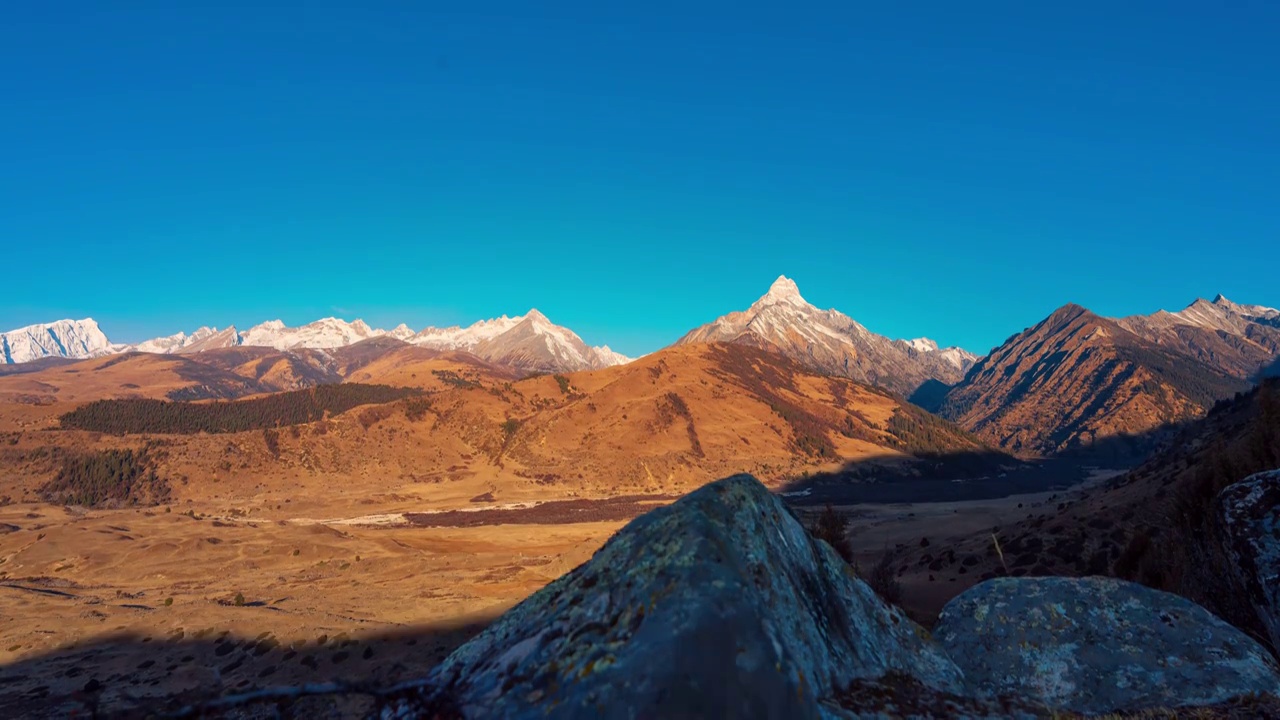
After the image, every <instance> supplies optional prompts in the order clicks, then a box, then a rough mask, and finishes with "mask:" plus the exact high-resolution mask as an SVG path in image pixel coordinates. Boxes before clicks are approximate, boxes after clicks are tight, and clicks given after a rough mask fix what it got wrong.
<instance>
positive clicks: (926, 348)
mask: <svg viewBox="0 0 1280 720" xmlns="http://www.w3.org/2000/svg"><path fill="white" fill-rule="evenodd" d="M903 342H905V343H906V344H907V345H910V346H911V348H912V349H913V350H915V351H916V352H937V350H938V343H936V342H934V341H933V340H930V339H929V338H923V337H922V338H916V339H915V340H903Z"/></svg>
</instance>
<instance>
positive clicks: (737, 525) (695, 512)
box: [382, 475, 965, 718]
mask: <svg viewBox="0 0 1280 720" xmlns="http://www.w3.org/2000/svg"><path fill="white" fill-rule="evenodd" d="M886 676H887V677H888V678H890V679H893V680H894V682H895V683H896V684H897V685H902V682H900V681H901V680H902V679H905V681H907V682H909V684H912V685H913V686H916V687H919V688H921V689H922V692H926V693H932V694H936V695H938V696H943V697H955V698H958V699H960V700H963V694H964V691H965V686H964V683H963V680H962V675H961V673H960V671H959V670H958V669H957V668H956V666H955V664H954V663H952V662H951V660H949V659H948V658H947V657H946V655H944V654H943V653H942V652H941V651H940V649H939V648H938V647H937V646H936V645H935V643H934V642H933V641H932V640H931V639H930V637H929V634H928V633H927V632H926V631H924V630H923V629H921V628H920V627H919V626H917V625H916V624H914V623H913V622H911V621H910V620H908V619H907V618H906V616H904V615H903V614H902V613H901V612H900V611H898V610H897V609H896V608H892V607H889V606H887V605H886V604H885V603H883V602H882V601H881V600H880V599H879V598H878V597H877V596H876V595H875V593H874V592H872V591H871V589H870V588H868V587H867V586H866V585H865V584H864V583H863V582H862V581H860V580H859V579H857V578H856V577H855V576H854V574H853V571H852V570H851V569H850V568H849V567H848V565H846V564H845V563H844V562H842V561H841V560H840V558H839V557H838V556H837V555H836V554H835V552H834V551H833V550H832V549H831V548H830V547H829V546H827V545H826V543H822V542H816V541H814V540H812V539H811V538H810V537H809V535H808V534H807V533H806V532H805V530H804V528H803V527H801V525H800V523H799V522H797V521H796V519H795V517H794V516H793V515H792V514H791V513H790V511H788V509H787V508H786V507H785V506H784V505H783V504H782V502H781V501H780V500H779V499H778V498H776V497H774V496H773V495H772V494H771V493H769V492H768V490H766V489H765V487H764V486H763V485H761V484H760V483H759V482H758V481H757V480H755V479H754V478H752V477H750V476H748V475H738V476H734V477H731V478H728V479H725V480H720V481H718V482H715V483H712V484H710V485H708V486H706V487H704V488H702V489H700V490H698V491H696V492H694V493H692V494H690V495H688V496H686V497H684V498H682V499H681V500H679V501H678V502H676V503H674V504H672V505H670V506H668V507H665V508H660V509H657V510H654V511H652V512H650V513H648V514H647V515H644V516H642V517H639V518H637V519H636V520H634V521H632V522H631V523H630V524H629V525H627V526H626V527H625V528H624V529H622V530H621V531H619V532H618V534H617V535H615V536H614V537H613V538H612V539H611V540H610V541H609V542H608V543H607V544H606V545H605V546H604V547H603V548H601V549H600V551H599V552H597V553H596V555H595V556H594V557H593V558H592V559H591V560H590V561H589V562H587V563H586V564H584V565H582V566H580V567H578V568H577V569H576V570H574V571H573V572H571V573H569V574H568V575H565V576H564V577H561V578H560V579H558V580H556V581H555V582H553V583H551V584H550V585H548V586H547V587H545V588H544V589H543V590H541V591H539V592H538V593H536V594H534V595H533V596H532V597H530V598H529V599H528V600H526V601H524V602H523V603H521V604H520V605H518V606H517V607H515V608H514V609H512V610H511V611H510V612H508V613H506V614H505V615H503V616H502V617H501V618H500V619H499V620H498V621H497V622H496V623H495V624H494V625H493V626H491V627H490V628H489V629H488V630H486V631H485V632H484V633H482V634H481V635H479V636H477V637H476V638H475V639H473V640H472V641H471V642H469V643H467V644H466V645H464V646H462V647H461V648H459V649H458V650H457V651H455V652H454V653H453V654H452V655H451V656H449V658H448V659H447V660H446V661H445V662H444V663H443V664H442V665H441V666H440V667H438V668H437V669H436V670H435V671H434V672H433V673H432V674H431V676H430V677H429V678H428V679H427V680H426V681H425V682H424V683H422V686H421V688H420V689H415V690H414V691H412V692H410V693H408V694H407V695H406V696H405V697H403V698H401V699H398V700H397V701H396V702H394V703H392V704H391V705H390V706H389V707H386V708H384V709H383V710H382V715H383V717H435V716H440V717H456V716H461V717H466V718H479V717H485V718H523V717H539V718H541V717H557V718H812V717H821V716H824V715H826V716H831V715H836V716H840V717H878V716H884V715H888V714H890V713H892V714H896V715H901V714H905V713H896V712H893V711H892V709H885V708H877V702H878V701H876V700H874V698H875V697H880V696H879V695H875V694H874V693H871V694H870V697H872V698H873V699H872V700H868V701H866V702H863V703H862V704H861V705H860V706H857V707H855V708H853V709H848V705H849V702H843V703H842V702H840V701H839V698H838V697H837V696H838V695H840V694H841V693H842V692H843V693H846V694H847V693H848V692H850V687H851V686H853V691H854V692H864V691H865V688H866V683H863V684H861V685H855V684H854V681H855V680H859V679H861V680H865V681H867V682H872V681H876V680H877V679H880V678H885V677H886ZM846 699H847V698H846ZM842 706H844V707H843V709H842ZM918 716H922V717H930V716H931V715H929V714H928V713H923V714H919V715H918Z"/></svg>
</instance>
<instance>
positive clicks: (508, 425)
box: [502, 418, 520, 439]
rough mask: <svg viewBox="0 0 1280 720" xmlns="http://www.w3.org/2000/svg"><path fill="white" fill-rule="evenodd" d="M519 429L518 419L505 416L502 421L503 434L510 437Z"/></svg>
mask: <svg viewBox="0 0 1280 720" xmlns="http://www.w3.org/2000/svg"><path fill="white" fill-rule="evenodd" d="M519 429H520V421H519V420H517V419H515V418H507V419H506V420H505V421H504V422H503V423H502V434H503V435H505V436H506V437H507V439H511V437H512V436H513V435H515V434H516V431H517V430H519Z"/></svg>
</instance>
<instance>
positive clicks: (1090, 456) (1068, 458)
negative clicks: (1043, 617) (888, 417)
mask: <svg viewBox="0 0 1280 720" xmlns="http://www.w3.org/2000/svg"><path fill="white" fill-rule="evenodd" d="M1179 427H1180V426H1168V427H1163V428H1160V429H1157V430H1153V431H1151V432H1149V433H1145V434H1143V435H1136V436H1117V437H1114V438H1108V439H1106V440H1101V441H1098V442H1097V443H1094V444H1093V445H1091V446H1089V447H1087V448H1082V449H1077V450H1072V451H1069V452H1065V453H1062V454H1060V455H1057V456H1054V457H1049V458H1043V459H1037V460H1019V459H1017V458H1014V457H1012V456H1009V455H1005V454H1004V453H1001V452H997V451H969V452H958V453H937V454H932V455H923V456H917V457H916V458H914V459H903V458H901V457H876V458H866V459H860V460H853V461H849V462H847V463H845V465H844V466H843V467H841V468H840V469H839V470H836V471H832V472H821V473H814V474H812V475H808V476H805V477H801V478H796V479H794V480H792V481H790V482H788V483H786V484H785V485H784V486H783V487H782V488H780V489H779V490H778V492H779V493H781V494H783V495H784V496H785V497H786V499H787V502H788V503H791V504H793V505H800V506H804V505H824V504H828V503H830V504H834V505H850V504H858V503H914V502H961V501H967V500H990V499H995V498H1002V497H1008V496H1010V495H1024V494H1028V493H1039V492H1051V491H1060V490H1065V489H1067V488H1070V487H1072V486H1074V485H1078V484H1080V483H1082V482H1084V481H1086V480H1088V479H1089V478H1090V477H1091V476H1093V475H1094V474H1095V473H1098V472H1107V471H1111V472H1119V471H1125V470H1129V469H1131V468H1133V467H1136V466H1137V465H1139V464H1141V463H1142V461H1144V460H1145V459H1146V458H1147V457H1149V456H1150V455H1151V454H1152V453H1153V452H1155V451H1157V450H1158V449H1159V448H1161V447H1162V446H1163V445H1164V444H1165V443H1168V442H1169V441H1170V440H1172V439H1173V438H1175V437H1176V436H1177V431H1178V429H1179Z"/></svg>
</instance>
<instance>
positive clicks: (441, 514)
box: [0, 473, 1061, 716]
mask: <svg viewBox="0 0 1280 720" xmlns="http://www.w3.org/2000/svg"><path fill="white" fill-rule="evenodd" d="M466 475H467V477H464V478H460V479H458V480H456V481H454V482H451V483H446V484H443V485H440V484H433V485H427V486H424V485H423V484H422V483H416V482H409V483H404V484H398V483H388V484H386V485H383V487H382V489H381V491H380V492H378V493H373V494H368V495H365V496H363V497H361V498H360V499H359V500H357V499H356V498H355V497H353V496H350V495H349V494H348V492H346V491H345V490H344V489H342V488H340V487H334V486H332V484H330V485H321V484H313V485H310V486H308V487H307V488H306V491H305V492H302V493H296V492H295V493H294V497H296V498H297V499H296V500H294V501H293V502H286V501H285V500H284V499H283V497H282V496H281V495H280V494H278V493H276V492H274V491H273V490H271V489H270V487H269V486H267V487H264V488H261V489H259V488H256V486H250V485H244V486H239V485H237V484H230V485H228V484H226V483H224V484H222V486H221V488H220V489H219V490H218V493H219V494H218V495H216V496H214V495H208V496H196V498H195V500H194V501H192V502H190V503H185V504H181V505H174V506H171V507H169V508H168V509H166V507H165V506H160V507H152V508H136V509H122V510H88V511H79V510H72V509H67V508H63V507H62V506H53V505H48V504H43V503H32V502H20V503H16V504H10V505H7V506H4V507H0V706H3V707H12V708H20V709H22V708H25V709H24V710H23V712H26V713H31V714H35V715H40V714H45V715H48V716H58V715H62V714H65V712H66V711H67V710H69V709H71V708H72V707H73V706H74V704H75V703H76V702H78V701H77V700H76V699H75V698H77V697H84V696H86V695H85V693H86V692H87V693H88V695H87V696H89V697H92V696H95V695H98V694H101V695H102V697H103V699H104V701H105V702H106V703H108V704H110V705H117V704H118V703H125V704H128V703H129V702H133V700H130V698H134V699H136V700H138V701H145V699H146V698H155V697H170V696H174V695H178V696H182V695H183V694H184V693H185V694H187V695H192V694H194V693H197V692H200V693H209V692H210V691H221V692H230V691H234V690H244V689H246V688H251V687H261V686H271V685H282V684H296V683H301V682H324V681H330V680H335V679H343V680H347V681H351V680H361V679H369V680H373V681H376V682H378V683H389V682H394V681H396V680H397V679H403V678H407V677H415V676H420V675H422V674H423V673H424V672H425V670H426V669H427V668H429V667H430V666H431V665H432V664H434V663H435V662H437V661H438V660H439V659H440V658H442V657H443V656H444V655H445V654H447V653H448V652H449V650H450V649H451V648H452V647H455V646H456V645H457V644H459V643H461V642H463V641H465V639H467V638H468V637H470V635H471V634H473V633H474V632H475V631H476V629H477V628H478V627H482V626H483V625H484V624H485V623H486V622H487V621H489V620H490V619H491V618H493V617H496V616H497V615H498V614H500V613H501V612H503V611H504V610H506V609H507V608H509V607H511V606H512V605H514V604H516V603H517V602H519V601H520V600H522V599H523V598H525V597H527V596H528V595H530V594H531V593H533V592H534V591H536V590H538V589H539V588H541V587H542V586H544V585H545V584H547V583H548V582H550V581H551V580H553V579H555V578H557V577H559V576H560V575H562V574H564V573H566V572H568V571H569V570H571V569H572V568H574V567H576V566H577V565H578V564H580V563H582V562H584V561H586V560H587V559H588V558H590V556H591V555H592V554H593V553H594V552H595V551H596V550H597V549H598V548H599V547H600V546H601V545H602V544H603V543H604V541H605V540H606V539H608V538H609V537H610V536H611V535H612V534H613V533H614V532H615V531H616V530H617V529H618V528H620V527H621V526H622V525H624V524H625V523H626V522H627V521H628V520H630V519H631V518H632V517H635V516H636V515H639V514H641V513H643V512H646V511H647V510H649V509H651V508H652V507H655V506H656V505H658V504H664V503H667V502H670V501H671V500H672V499H673V497H672V496H669V495H649V496H623V497H613V498H601V499H591V498H581V497H568V496H556V497H555V498H554V499H552V500H550V501H547V500H545V499H538V498H540V497H541V498H546V497H547V494H546V493H545V492H539V493H538V494H537V495H535V494H529V495H528V496H525V495H522V494H520V493H509V494H507V495H504V496H503V497H501V498H499V499H494V498H493V497H492V495H487V494H486V493H485V489H486V488H492V487H494V486H495V480H497V478H490V477H485V476H484V473H466ZM246 482H247V481H246ZM1054 482H1057V481H1056V480H1043V479H1042V482H1041V484H1040V485H1039V487H1046V486H1052V483H1054ZM936 483H937V481H912V485H904V486H902V487H901V488H900V489H899V490H900V491H901V492H908V493H912V495H911V497H928V495H927V492H928V489H929V488H935V489H936V488H938V487H942V486H940V485H937V484H936ZM512 485H513V484H510V483H508V484H504V487H511V486H512ZM945 487H946V488H948V490H949V491H950V492H953V493H955V492H959V493H963V492H966V491H968V492H975V490H976V489H975V488H974V486H971V485H970V486H966V485H965V484H964V483H945ZM428 488H429V489H428ZM1060 492H1061V491H1059V490H1053V491H1047V492H1041V493H1037V494H1033V495H1017V496H1007V497H1004V498H1000V499H984V500H962V501H951V502H924V503H920V502H913V503H893V504H876V505H871V504H861V505H848V506H842V507H841V510H842V511H844V512H846V513H847V514H848V515H849V516H850V518H851V520H852V524H851V526H852V538H853V541H854V543H855V545H856V547H857V552H858V557H859V563H860V565H861V566H863V567H869V566H871V565H873V564H874V563H875V561H876V560H877V559H878V558H879V556H880V554H881V553H882V552H883V551H884V550H885V549H886V548H892V547H901V546H903V545H908V544H911V543H919V542H920V541H921V538H924V537H928V538H929V542H930V543H934V544H936V545H937V546H938V547H944V546H945V545H946V542H947V538H948V537H949V536H951V535H957V536H958V535H962V534H965V533H971V532H973V531H974V530H975V529H981V528H985V527H991V526H998V525H1001V524H1003V523H1005V522H1011V521H1012V520H1015V519H1018V518H1021V517H1023V516H1025V515H1026V514H1027V513H1028V512H1030V509H1031V508H1041V507H1045V506H1051V505H1052V504H1053V503H1054V502H1055V499H1056V497H1057V494H1058V493H1060ZM979 496H981V494H979ZM943 497H947V495H943ZM795 499H797V500H799V501H801V502H804V501H809V500H813V499H814V498H812V497H808V496H800V497H798V498H795ZM814 509H815V508H813V507H812V506H810V507H805V508H801V509H800V512H801V514H807V513H811V512H813V511H814ZM901 579H902V582H903V584H904V586H905V588H906V604H907V605H909V606H910V608H911V610H912V611H913V613H914V614H917V615H923V616H928V615H929V614H930V613H936V611H937V608H939V607H941V605H942V604H943V603H944V602H945V601H946V600H947V599H949V598H950V597H951V596H953V595H954V594H955V593H957V592H959V591H960V590H962V589H963V588H964V587H967V586H968V584H970V583H968V582H964V581H963V580H961V579H957V578H955V577H946V578H943V577H936V578H933V579H929V574H928V573H927V572H924V571H918V569H917V568H911V569H910V571H909V572H906V573H904V574H903V575H902V578H901ZM974 579H976V578H974Z"/></svg>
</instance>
